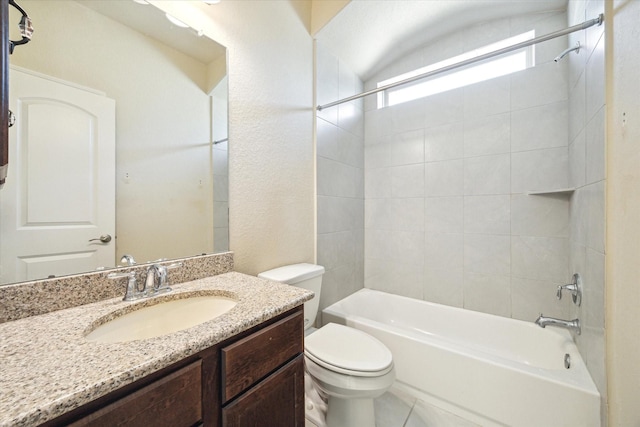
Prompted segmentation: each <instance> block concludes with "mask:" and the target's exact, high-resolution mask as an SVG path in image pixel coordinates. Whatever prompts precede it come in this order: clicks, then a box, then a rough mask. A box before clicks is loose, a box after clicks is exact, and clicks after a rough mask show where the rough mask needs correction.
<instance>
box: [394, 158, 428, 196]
mask: <svg viewBox="0 0 640 427" xmlns="http://www.w3.org/2000/svg"><path fill="white" fill-rule="evenodd" d="M391 195H392V196H393V197H424V165H423V164H417V165H406V166H396V167H393V168H391Z"/></svg>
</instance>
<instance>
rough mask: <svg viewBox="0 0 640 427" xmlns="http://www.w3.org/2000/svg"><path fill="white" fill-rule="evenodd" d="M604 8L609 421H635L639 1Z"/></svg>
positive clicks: (639, 291)
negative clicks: (605, 19)
mask: <svg viewBox="0 0 640 427" xmlns="http://www.w3.org/2000/svg"><path fill="white" fill-rule="evenodd" d="M606 7H607V9H606V10H605V13H606V16H607V22H606V24H607V27H606V31H607V184H606V185H607V209H606V217H607V228H606V229H607V240H606V253H607V261H606V279H607V288H606V313H607V314H606V345H607V374H608V389H609V408H610V410H609V425H610V426H612V427H613V426H615V427H618V426H620V427H622V426H638V425H640V405H638V396H640V364H639V363H638V361H639V360H640V335H639V334H638V325H640V286H639V284H638V277H640V262H639V258H640V245H639V242H640V221H638V219H639V218H640V168H639V167H638V165H640V101H639V100H640V97H639V96H638V94H640V79H639V78H638V73H637V70H639V69H640V53H638V48H637V43H638V40H640V27H638V22H640V2H638V1H636V0H614V1H607V2H606Z"/></svg>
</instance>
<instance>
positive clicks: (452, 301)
mask: <svg viewBox="0 0 640 427" xmlns="http://www.w3.org/2000/svg"><path fill="white" fill-rule="evenodd" d="M424 275H425V282H424V289H423V295H424V299H425V300H427V301H432V302H435V303H438V304H446V305H450V306H453V307H462V305H463V294H462V286H463V281H464V279H463V271H462V269H458V270H441V269H429V268H425V273H424Z"/></svg>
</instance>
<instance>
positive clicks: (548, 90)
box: [511, 61, 568, 110]
mask: <svg viewBox="0 0 640 427" xmlns="http://www.w3.org/2000/svg"><path fill="white" fill-rule="evenodd" d="M567 67H568V65H567V62H565V61H560V62H557V63H556V62H554V61H551V62H547V63H544V64H537V65H536V66H535V67H531V68H528V69H526V70H523V71H520V72H518V73H515V74H513V75H512V76H511V109H513V110H521V109H525V108H531V107H536V106H540V105H547V104H552V103H555V102H559V101H565V100H566V99H567V97H568V96H567Z"/></svg>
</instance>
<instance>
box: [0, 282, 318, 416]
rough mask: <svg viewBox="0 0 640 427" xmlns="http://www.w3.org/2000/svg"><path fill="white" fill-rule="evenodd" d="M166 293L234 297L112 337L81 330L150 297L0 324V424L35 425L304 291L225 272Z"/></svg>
mask: <svg viewBox="0 0 640 427" xmlns="http://www.w3.org/2000/svg"><path fill="white" fill-rule="evenodd" d="M173 289H174V290H173V291H172V294H173V295H175V294H180V293H193V292H205V293H211V292H220V293H221V294H222V295H227V296H230V295H233V296H234V297H236V298H237V299H238V304H237V305H236V306H235V307H234V308H233V309H231V310H230V311H229V312H227V313H225V314H223V315H222V316H220V317H218V318H216V319H214V320H211V321H209V322H206V323H203V324H200V325H198V326H194V327H193V328H190V329H186V330H183V331H180V332H176V333H173V334H170V335H165V336H162V337H158V338H150V339H147V340H140V341H131V342H126V343H117V344H101V343H94V342H88V341H87V340H86V339H85V338H84V335H85V331H86V329H87V328H88V327H89V325H92V324H93V325H95V324H96V323H98V322H99V321H100V319H102V318H104V317H106V316H108V315H109V313H111V312H112V311H115V310H119V309H122V308H123V307H126V306H127V305H138V304H145V305H149V304H150V300H142V301H135V302H124V301H122V299H121V298H115V299H109V300H104V301H100V302H96V303H92V304H87V305H83V306H79V307H74V308H69V309H66V310H60V311H54V312H51V313H47V314H43V315H39V316H33V317H28V318H25V319H20V320H16V321H13V322H7V323H3V324H0V361H1V363H2V368H1V370H2V375H0V390H1V392H0V426H35V425H38V424H40V423H42V422H44V421H47V420H50V419H53V418H55V417H57V416H59V415H61V414H63V413H65V412H68V411H70V410H72V409H75V408H77V407H79V406H81V405H83V404H85V403H87V402H90V401H92V400H94V399H96V398H98V397H100V396H103V395H105V394H107V393H109V392H111V391H113V390H116V389H118V388H120V387H122V386H124V385H126V384H129V383H132V382H134V381H136V380H138V379H140V378H142V377H144V376H146V375H148V374H151V373H153V372H155V371H157V370H159V369H162V368H164V367H166V366H169V365H171V364H172V363H174V362H177V361H179V360H181V359H183V358H185V357H187V356H190V355H193V354H195V353H197V352H199V351H201V350H204V349H206V348H208V347H210V346H212V345H214V344H216V343H219V342H221V341H223V340H225V339H227V338H229V337H231V336H233V335H236V334H238V333H240V332H242V331H245V330H247V329H249V328H251V327H253V326H255V325H258V324H259V323H261V322H263V321H265V320H268V319H270V318H272V317H275V316H277V315H278V314H280V313H284V312H285V311H287V310H289V309H292V308H294V307H296V306H298V305H300V304H302V303H303V302H305V301H307V300H308V299H310V298H311V297H312V295H313V293H312V292H310V291H306V290H304V289H300V288H296V287H293V286H287V285H282V284H279V283H275V282H269V281H266V280H262V279H258V278H256V277H253V276H247V275H244V274H240V273H226V274H221V275H218V276H214V277H209V278H205V279H200V280H195V281H192V282H186V283H182V284H179V285H174V286H173Z"/></svg>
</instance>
